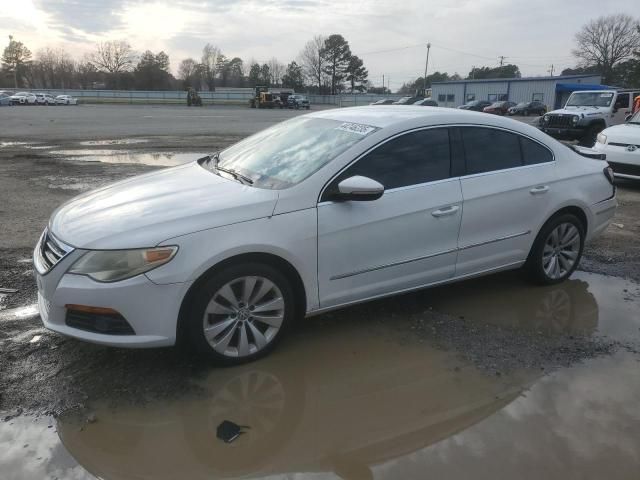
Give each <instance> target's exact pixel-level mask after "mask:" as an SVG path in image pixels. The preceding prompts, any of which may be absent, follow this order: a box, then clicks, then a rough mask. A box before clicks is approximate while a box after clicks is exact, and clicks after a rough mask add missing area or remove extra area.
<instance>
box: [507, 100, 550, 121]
mask: <svg viewBox="0 0 640 480" xmlns="http://www.w3.org/2000/svg"><path fill="white" fill-rule="evenodd" d="M532 113H533V114H534V115H544V114H545V113H547V107H546V106H545V105H544V104H543V103H542V102H538V101H533V102H520V103H518V104H517V105H514V106H512V107H511V108H509V115H524V116H525V117H528V116H529V115H530V114H532Z"/></svg>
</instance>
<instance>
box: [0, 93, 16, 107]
mask: <svg viewBox="0 0 640 480" xmlns="http://www.w3.org/2000/svg"><path fill="white" fill-rule="evenodd" d="M8 105H13V103H12V102H11V97H10V96H9V95H7V94H6V93H0V107H4V106H8Z"/></svg>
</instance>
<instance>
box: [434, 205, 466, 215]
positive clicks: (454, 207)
mask: <svg viewBox="0 0 640 480" xmlns="http://www.w3.org/2000/svg"><path fill="white" fill-rule="evenodd" d="M458 210H460V207H459V206H458V205H449V206H448V207H444V208H441V209H439V210H434V211H433V212H431V215H433V216H434V217H446V216H447V215H453V214H455V213H456V212H457V211H458Z"/></svg>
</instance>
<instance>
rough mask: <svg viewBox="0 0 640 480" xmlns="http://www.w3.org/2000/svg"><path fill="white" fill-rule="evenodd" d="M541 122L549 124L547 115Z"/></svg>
mask: <svg viewBox="0 0 640 480" xmlns="http://www.w3.org/2000/svg"><path fill="white" fill-rule="evenodd" d="M542 121H543V122H544V123H548V122H549V115H545V116H544V117H542Z"/></svg>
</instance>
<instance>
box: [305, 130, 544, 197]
mask: <svg viewBox="0 0 640 480" xmlns="http://www.w3.org/2000/svg"><path fill="white" fill-rule="evenodd" d="M461 127H477V128H491V129H494V130H501V131H504V132H507V133H511V134H514V135H519V136H521V137H524V138H526V139H527V140H531V141H532V142H535V143H537V144H538V145H540V146H542V147H543V148H545V149H546V150H547V151H548V152H549V153H551V158H552V160H551V161H550V162H542V163H534V164H532V165H519V166H517V167H511V168H504V169H502V170H491V171H488V172H481V173H471V174H465V175H459V176H455V177H449V178H442V179H440V180H434V181H431V182H424V183H416V184H413V185H405V186H403V187H396V188H391V189H389V190H385V191H384V193H387V192H394V191H400V190H402V189H407V188H411V187H424V186H427V185H431V184H435V183H439V182H444V181H447V180H455V179H460V180H462V179H465V178H475V177H480V176H484V175H493V174H496V173H501V172H511V171H513V170H518V169H529V168H535V167H542V166H548V165H551V164H554V163H555V162H556V155H555V152H554V151H553V150H552V149H551V148H549V147H548V146H547V145H545V144H544V143H542V142H540V141H539V140H537V139H535V138H533V137H530V136H529V135H527V134H524V133H520V132H517V131H515V130H510V129H508V128H504V127H498V126H494V125H481V124H477V123H451V124H439V125H428V126H424V127H416V128H411V129H409V130H403V131H402V132H398V133H396V134H395V135H393V136H391V137H388V138H386V139H385V140H383V141H381V142H379V143H377V144H375V145H373V146H372V147H370V148H369V149H368V150H366V151H365V152H363V153H361V154H360V155H358V156H357V157H356V158H355V159H353V160H352V161H351V162H350V163H349V164H347V165H345V166H344V167H343V168H341V169H340V170H339V171H338V172H337V173H335V174H334V175H333V176H332V177H331V178H330V179H329V180H328V181H327V182H326V183H325V184H324V186H323V187H322V188H321V189H320V194H319V195H318V200H317V201H316V202H317V203H316V205H317V206H320V205H326V204H332V203H340V202H334V201H333V200H323V201H320V199H321V198H322V196H323V195H324V192H325V190H326V189H327V187H328V186H329V185H330V184H331V182H333V181H334V180H335V179H336V178H337V177H338V176H339V175H340V174H341V173H342V172H344V171H345V170H346V169H348V168H349V167H351V166H352V165H353V164H355V163H356V162H358V161H360V160H361V159H362V158H363V157H365V156H366V155H368V154H369V153H371V152H372V151H373V150H375V149H376V148H378V147H381V146H382V145H384V144H385V143H387V142H389V141H391V140H394V139H396V138H398V137H400V136H402V135H406V134H408V133H413V132H419V131H422V130H431V129H434V128H447V129H449V128H461ZM450 141H451V140H450ZM461 141H462V142H464V140H461ZM463 146H464V143H463ZM450 153H451V152H450ZM521 154H522V152H521ZM451 163H452V164H453V158H451ZM465 168H466V161H465ZM383 196H384V194H383Z"/></svg>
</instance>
